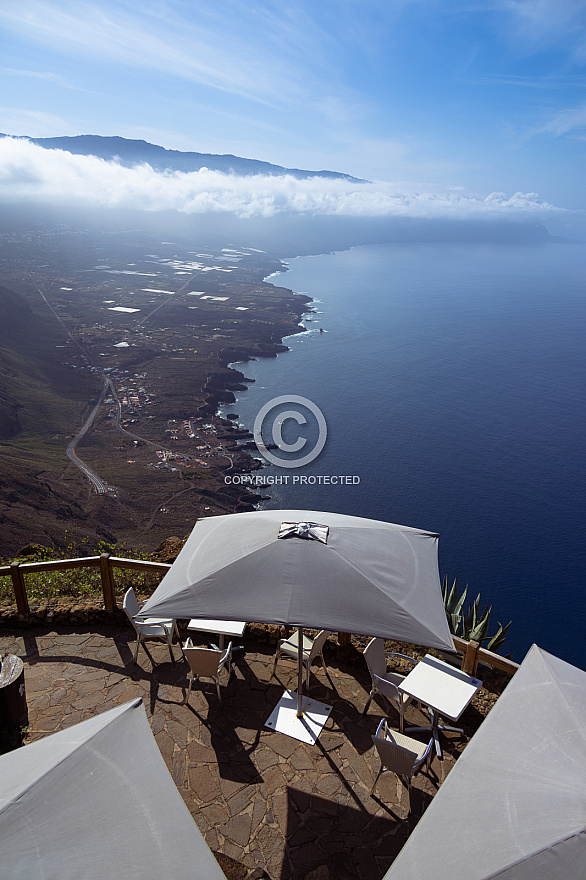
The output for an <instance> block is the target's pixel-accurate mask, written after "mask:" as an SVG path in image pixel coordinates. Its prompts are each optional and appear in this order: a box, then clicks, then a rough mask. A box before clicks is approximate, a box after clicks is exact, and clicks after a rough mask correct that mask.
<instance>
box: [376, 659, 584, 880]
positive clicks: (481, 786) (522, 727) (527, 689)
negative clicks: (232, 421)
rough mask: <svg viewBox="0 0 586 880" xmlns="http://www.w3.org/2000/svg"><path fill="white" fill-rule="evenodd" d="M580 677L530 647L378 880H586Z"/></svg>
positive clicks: (576, 671)
mask: <svg viewBox="0 0 586 880" xmlns="http://www.w3.org/2000/svg"><path fill="white" fill-rule="evenodd" d="M585 866H586V672H583V671H582V670H581V669H576V667H575V666H571V665H570V664H569V663H566V662H564V661H563V660H559V659H558V658H557V657H554V656H552V655H551V654H547V653H546V652H545V651H542V650H541V649H540V648H538V647H537V645H533V647H532V648H531V650H530V651H529V653H528V654H527V657H526V658H525V660H524V661H523V663H522V664H521V667H520V669H519V670H518V672H516V673H515V676H514V678H513V679H512V681H511V683H510V684H509V685H508V687H507V689H506V691H505V692H504V694H503V695H502V696H501V697H500V699H499V700H498V702H497V703H496V705H495V707H494V709H492V711H491V712H490V714H489V716H488V717H487V718H486V720H485V721H483V723H482V726H481V727H480V728H479V730H478V732H477V733H476V734H475V735H474V737H473V738H472V739H471V741H470V742H469V744H468V745H467V746H466V749H465V750H464V753H463V754H462V756H461V757H460V758H459V759H458V761H457V763H456V766H455V767H454V769H453V770H452V771H451V772H450V775H449V776H448V778H447V779H446V781H445V782H444V783H443V785H442V787H441V788H440V790H439V792H438V793H437V795H436V796H435V798H434V800H433V803H431V804H430V805H429V807H428V808H427V810H426V811H425V813H424V815H423V818H422V819H421V820H420V821H419V823H418V825H417V827H416V829H415V830H414V832H413V833H412V834H411V836H410V837H409V840H408V841H407V843H406V844H405V846H404V847H403V849H402V850H401V852H400V854H399V856H398V858H397V859H396V860H395V862H394V863H393V864H392V865H391V867H390V869H389V870H388V871H387V873H386V874H385V880H428V878H429V880H431V878H433V880H488V878H492V877H499V878H503V880H573V878H584V877H586V867H585Z"/></svg>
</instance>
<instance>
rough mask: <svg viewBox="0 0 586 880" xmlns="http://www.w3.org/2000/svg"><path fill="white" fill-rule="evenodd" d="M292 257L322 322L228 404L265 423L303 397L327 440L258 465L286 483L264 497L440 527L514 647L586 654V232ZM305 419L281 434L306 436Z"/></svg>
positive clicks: (454, 559)
mask: <svg viewBox="0 0 586 880" xmlns="http://www.w3.org/2000/svg"><path fill="white" fill-rule="evenodd" d="M288 266H289V271H288V272H286V273H281V274H279V275H275V276H271V278H270V281H271V282H272V283H274V284H277V285H280V286H284V287H289V288H291V289H292V290H295V291H296V292H303V293H306V294H308V295H310V296H311V297H312V298H313V299H314V300H315V302H314V304H313V308H314V309H315V312H314V313H309V314H308V317H309V318H311V319H312V320H310V321H307V322H304V323H305V326H306V327H307V328H308V330H309V332H307V333H305V334H302V335H299V336H295V337H290V338H289V339H287V340H286V342H287V344H288V345H289V346H290V349H291V350H290V351H289V352H286V353H284V354H282V355H279V357H278V358H276V359H268V360H259V361H254V362H249V363H247V364H245V365H244V366H242V367H240V369H242V370H243V372H244V373H245V374H246V375H247V376H249V377H251V378H255V379H256V382H255V383H254V384H251V385H250V387H249V389H248V390H247V391H245V392H243V393H242V394H241V395H240V396H239V399H238V400H237V403H236V405H235V406H233V407H231V408H230V409H228V410H227V411H232V412H235V413H238V416H239V421H240V423H242V424H243V425H245V426H246V427H248V428H250V429H252V426H253V424H254V422H255V418H256V416H257V414H258V412H259V410H260V409H261V407H262V406H263V405H264V404H268V402H269V401H271V400H272V399H274V398H275V397H277V396H281V395H298V396H302V397H304V398H307V399H308V400H309V401H311V402H312V403H313V404H314V405H315V406H317V407H319V409H320V410H321V411H322V412H323V415H324V417H325V421H326V424H327V440H326V443H325V447H324V448H323V451H322V452H321V453H320V454H319V456H318V457H317V458H316V459H315V460H314V461H312V462H311V463H309V464H307V465H305V466H304V467H302V468H282V467H276V466H271V467H270V468H267V469H263V470H262V471H261V472H259V473H260V474H261V475H262V476H263V479H268V478H269V477H270V476H271V475H272V476H273V477H281V478H282V479H283V482H282V483H281V485H273V486H271V487H270V488H269V487H264V488H263V489H262V490H261V491H262V492H263V494H267V495H269V494H270V496H271V499H270V501H268V502H265V504H266V505H267V506H270V507H296V508H308V509H314V510H334V511H339V512H343V513H349V514H354V515H357V516H365V517H371V518H374V519H381V520H387V521H390V522H395V523H401V524H403V525H408V526H414V527H417V528H422V529H426V530H429V531H434V532H439V533H440V541H439V548H440V550H439V553H440V574H441V575H442V577H443V575H444V574H447V575H448V578H449V579H450V581H452V580H453V579H454V578H456V579H457V583H458V585H459V587H460V588H463V587H464V586H465V585H466V584H468V585H469V587H468V589H469V595H470V596H471V597H472V598H473V597H475V596H476V594H477V593H480V594H481V597H482V604H490V605H492V608H493V611H492V625H491V633H492V631H494V629H495V628H496V625H497V622H499V621H500V622H502V623H503V624H505V623H507V622H508V621H509V620H512V621H513V624H512V627H511V629H510V631H509V634H508V636H507V640H506V643H505V645H504V646H503V648H502V649H501V650H502V652H503V653H510V654H512V656H513V658H514V659H516V660H521V659H522V658H523V656H524V654H525V653H526V651H527V649H528V648H529V647H530V645H531V644H532V643H533V642H536V643H537V644H538V645H540V646H541V647H542V648H545V649H546V650H548V651H551V652H552V653H554V654H556V655H557V656H559V657H561V658H563V659H565V660H567V661H569V662H571V663H573V664H575V665H577V666H580V667H582V668H586V655H585V651H584V649H585V646H586V600H585V595H586V589H585V587H586V551H585V529H586V493H585V490H584V472H585V464H586V455H585V451H584V450H585V436H586V407H585V384H586V383H585V377H586V245H581V244H550V243H548V244H534V245H533V244H530V245H517V244H511V245H500V244H461V245H460V244H397V245H384V246H375V247H358V248H354V249H352V250H349V251H343V252H339V253H335V254H328V255H322V256H317V257H302V258H296V259H292V260H290V261H288ZM319 328H321V329H323V331H324V332H319ZM284 408H285V410H286V411H287V412H290V411H291V410H292V409H298V407H297V406H296V405H294V406H291V405H285V407H284ZM281 409H283V408H281ZM306 415H307V424H306V425H303V424H302V425H299V424H298V423H297V422H296V421H294V420H293V419H292V418H291V417H290V416H287V413H285V415H284V417H283V419H282V425H281V427H280V430H281V431H282V432H283V437H284V438H285V439H286V440H287V442H290V443H293V442H295V439H296V438H298V437H300V436H301V437H302V438H303V437H304V438H306V447H305V448H306V449H310V448H311V446H312V444H314V443H315V441H316V437H317V424H314V423H312V422H315V419H314V418H313V416H312V413H311V411H306ZM267 418H269V420H270V419H271V418H274V411H273V412H271V413H269V416H268V417H267ZM264 427H265V426H264V425H263V428H264ZM269 429H270V424H269ZM312 431H313V434H312ZM268 433H269V435H270V430H269V431H268ZM270 440H271V437H270V436H268V438H265V442H270ZM299 454H300V453H295V454H294V455H292V456H291V457H292V458H295V456H297V457H298V456H299ZM331 476H346V477H352V478H353V480H352V481H351V482H346V483H345V484H340V482H339V481H338V482H337V483H336V484H334V485H332V483H331V480H330V482H329V484H324V479H323V478H328V477H330V478H331ZM285 477H287V478H288V479H287V480H286V481H285V479H284V478H285ZM295 477H297V480H296V481H295V482H294V478H295ZM301 477H307V480H306V481H305V484H301V479H300V478H301ZM318 477H321V478H322V484H321V485H320V484H319V480H318ZM311 478H313V479H311Z"/></svg>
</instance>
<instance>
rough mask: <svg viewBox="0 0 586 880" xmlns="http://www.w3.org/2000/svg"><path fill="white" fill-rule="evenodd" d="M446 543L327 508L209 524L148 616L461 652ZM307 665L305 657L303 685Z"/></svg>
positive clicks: (200, 525) (201, 524)
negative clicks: (447, 602) (446, 597)
mask: <svg viewBox="0 0 586 880" xmlns="http://www.w3.org/2000/svg"><path fill="white" fill-rule="evenodd" d="M437 543H438V535H436V534H433V533H430V532H425V531H421V530H419V529H413V528H408V527H406V526H399V525H393V524H392V523H385V522H379V521H378V520H372V519H363V518H362V517H356V516H347V515H345V514H339V513H326V512H323V511H314V510H262V511H253V512H252V513H236V514H229V515H226V516H216V517H208V518H205V519H201V520H198V522H197V523H196V525H195V528H194V529H193V531H192V533H191V535H190V536H189V538H188V540H187V542H186V544H185V546H184V547H183V549H182V550H181V552H180V554H179V556H178V557H177V559H176V560H175V562H174V563H173V565H172V567H171V569H170V570H169V572H168V573H167V574H166V575H165V577H164V578H163V580H162V581H161V583H160V585H159V586H158V587H157V589H156V590H155V592H154V593H153V595H152V596H151V597H150V599H148V601H147V602H146V603H145V605H144V606H143V608H142V609H141V614H142V615H144V616H148V617H152V616H157V617H174V618H198V617H199V618H209V617H212V618H217V619H223V620H248V621H254V622H258V623H275V624H286V625H290V626H291V625H292V626H297V627H311V628H313V629H329V630H335V631H341V632H353V633H363V634H365V635H370V636H380V637H382V638H394V639H397V640H399V641H402V642H407V643H414V644H418V645H425V646H427V647H432V648H439V649H446V650H448V651H454V643H453V641H452V636H451V634H450V631H449V628H448V624H447V620H446V614H445V611H444V606H443V601H442V596H441V585H440V580H439V574H438V563H437ZM300 635H301V633H300ZM301 659H302V658H301V652H299V680H301V673H302V668H301V665H302V664H301ZM300 691H301V688H299V689H298V699H299V701H300V700H301V693H300ZM299 708H300V703H299Z"/></svg>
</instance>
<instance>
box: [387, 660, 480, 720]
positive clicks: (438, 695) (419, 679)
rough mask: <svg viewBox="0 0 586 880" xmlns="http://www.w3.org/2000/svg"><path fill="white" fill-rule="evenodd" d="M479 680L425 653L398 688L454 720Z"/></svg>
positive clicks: (474, 691) (478, 686)
mask: <svg viewBox="0 0 586 880" xmlns="http://www.w3.org/2000/svg"><path fill="white" fill-rule="evenodd" d="M481 686H482V682H481V681H480V680H479V679H478V678H473V677H472V676H471V675H466V673H465V672H462V671H461V670H460V669H454V667H453V666H450V665H449V663H444V661H443V660H438V659H437V658H436V657H432V656H431V655H430V654H426V655H425V657H424V658H423V660H421V661H420V662H419V663H418V664H417V666H415V667H414V668H413V669H412V670H411V672H410V673H409V675H407V676H405V678H404V680H403V681H402V682H401V684H400V685H399V690H400V691H401V692H402V693H404V694H409V696H411V697H413V698H414V699H416V700H420V701H421V702H422V703H424V704H425V705H426V706H431V708H432V709H435V710H436V711H437V712H439V714H440V715H444V716H445V717H446V718H449V719H450V720H451V721H457V720H458V718H459V717H460V715H461V714H462V712H463V711H464V709H465V708H466V707H467V706H468V704H469V703H470V701H471V700H472V697H473V696H474V694H475V693H476V692H477V691H478V690H479V689H480V687H481Z"/></svg>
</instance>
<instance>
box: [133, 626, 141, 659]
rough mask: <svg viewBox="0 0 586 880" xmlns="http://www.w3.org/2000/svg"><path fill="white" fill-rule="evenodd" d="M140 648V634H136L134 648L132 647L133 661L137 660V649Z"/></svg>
mask: <svg viewBox="0 0 586 880" xmlns="http://www.w3.org/2000/svg"><path fill="white" fill-rule="evenodd" d="M139 648H140V634H139V633H137V634H136V648H135V649H134V657H133V660H134V662H135V663H137V662H138V649H139Z"/></svg>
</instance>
